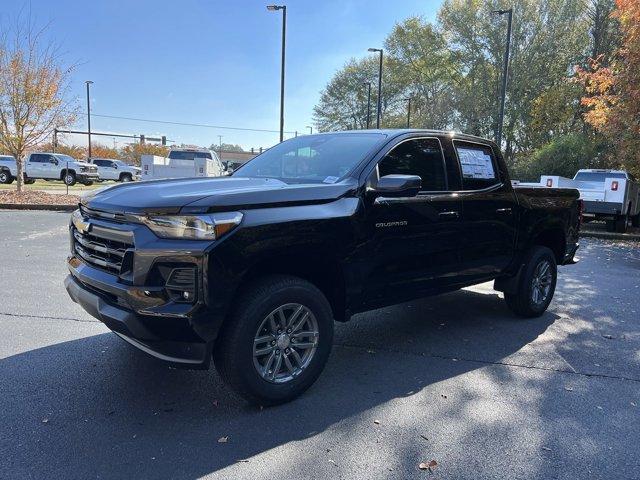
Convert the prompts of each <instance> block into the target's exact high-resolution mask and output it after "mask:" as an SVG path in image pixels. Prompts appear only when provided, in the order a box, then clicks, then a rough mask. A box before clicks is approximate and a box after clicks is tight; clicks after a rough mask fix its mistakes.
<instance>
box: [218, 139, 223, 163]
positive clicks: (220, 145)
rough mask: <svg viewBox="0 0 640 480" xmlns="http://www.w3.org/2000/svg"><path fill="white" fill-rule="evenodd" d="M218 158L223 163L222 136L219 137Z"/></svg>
mask: <svg viewBox="0 0 640 480" xmlns="http://www.w3.org/2000/svg"><path fill="white" fill-rule="evenodd" d="M218 156H219V157H220V160H221V161H222V135H218Z"/></svg>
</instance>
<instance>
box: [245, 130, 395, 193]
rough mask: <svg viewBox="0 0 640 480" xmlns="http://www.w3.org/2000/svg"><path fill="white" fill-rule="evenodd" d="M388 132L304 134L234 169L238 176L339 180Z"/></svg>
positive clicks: (307, 180)
mask: <svg viewBox="0 0 640 480" xmlns="http://www.w3.org/2000/svg"><path fill="white" fill-rule="evenodd" d="M384 138H386V135H384V134H379V133H334V134H323V135H304V136H301V137H296V138H292V139H291V140H287V141H286V142H282V143H280V144H278V145H276V146H275V147H272V148H270V149H269V150H267V151H266V152H264V153H263V154H261V155H258V156H257V157H256V158H254V159H253V160H250V161H249V162H247V163H246V164H244V165H243V166H242V167H240V168H239V169H238V170H236V171H235V172H234V174H233V175H234V176H238V177H267V178H277V179H279V180H282V181H283V182H287V183H307V182H310V183H335V182H337V181H338V180H340V179H341V178H342V177H344V176H345V175H347V174H348V173H349V172H350V171H351V170H353V168H354V167H355V166H356V165H358V163H360V161H362V160H363V159H364V158H365V156H366V155H367V153H369V152H370V151H371V150H372V149H373V148H374V147H375V146H376V145H377V144H378V143H379V142H380V141H381V140H383V139H384Z"/></svg>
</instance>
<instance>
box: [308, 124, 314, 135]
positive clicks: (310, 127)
mask: <svg viewBox="0 0 640 480" xmlns="http://www.w3.org/2000/svg"><path fill="white" fill-rule="evenodd" d="M307 128H308V129H309V135H313V127H312V126H311V125H307Z"/></svg>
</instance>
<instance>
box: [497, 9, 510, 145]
mask: <svg viewBox="0 0 640 480" xmlns="http://www.w3.org/2000/svg"><path fill="white" fill-rule="evenodd" d="M493 13H496V14H498V15H504V14H505V13H506V14H507V47H506V48H505V51H504V67H503V70H502V92H501V93H502V95H501V97H500V113H499V114H498V132H497V134H496V143H497V144H498V148H502V146H501V145H502V125H503V123H504V102H505V99H506V97H507V72H508V70H509V49H510V48H511V21H512V20H513V8H509V9H507V10H494V11H493Z"/></svg>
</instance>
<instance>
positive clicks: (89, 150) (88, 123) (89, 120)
mask: <svg viewBox="0 0 640 480" xmlns="http://www.w3.org/2000/svg"><path fill="white" fill-rule="evenodd" d="M84 83H85V84H86V85H87V132H88V134H89V149H88V153H89V156H88V157H89V158H91V104H90V101H89V85H91V84H92V83H93V82H92V81H91V80H86V81H85V82H84Z"/></svg>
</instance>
